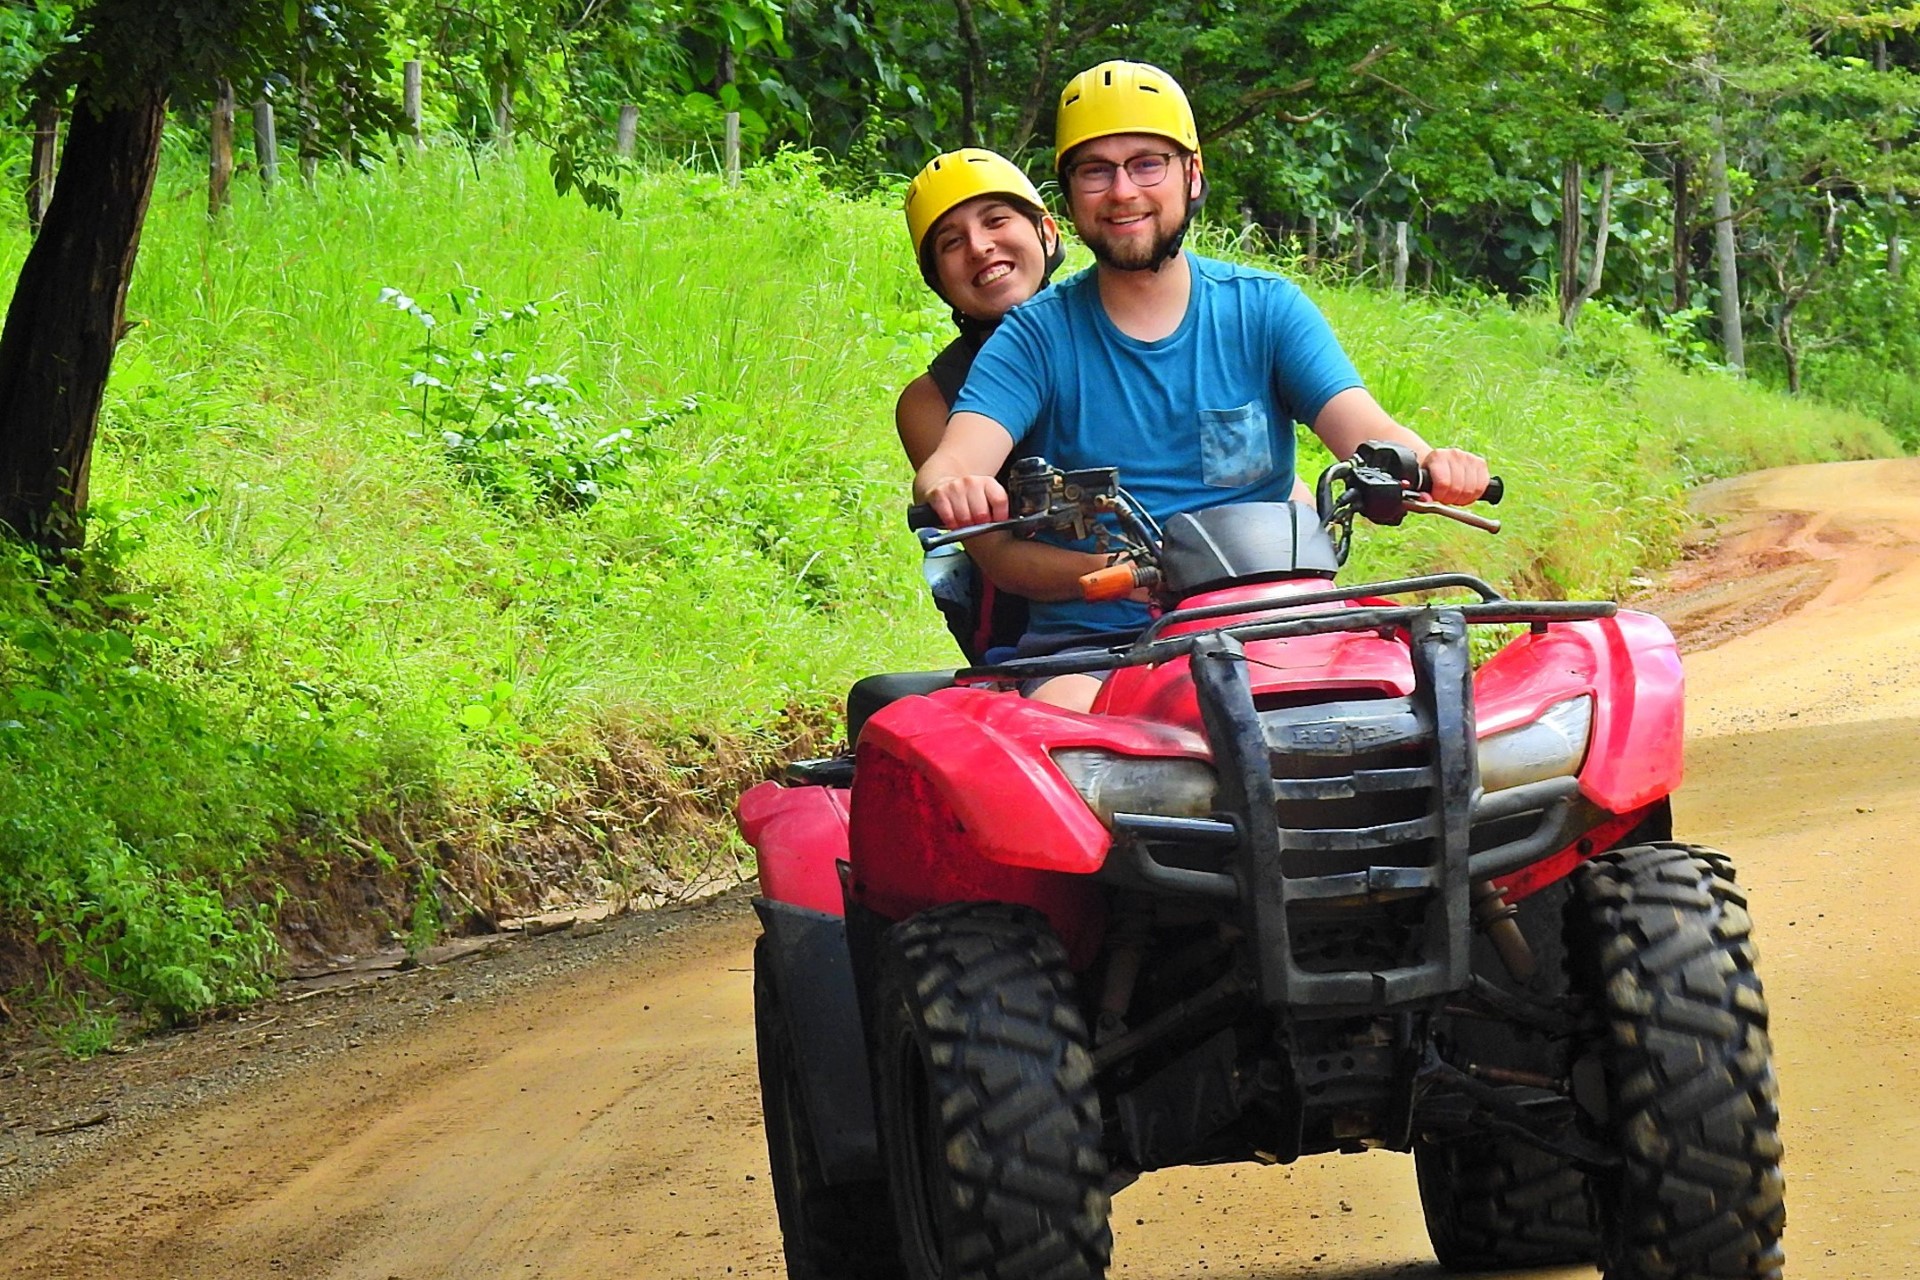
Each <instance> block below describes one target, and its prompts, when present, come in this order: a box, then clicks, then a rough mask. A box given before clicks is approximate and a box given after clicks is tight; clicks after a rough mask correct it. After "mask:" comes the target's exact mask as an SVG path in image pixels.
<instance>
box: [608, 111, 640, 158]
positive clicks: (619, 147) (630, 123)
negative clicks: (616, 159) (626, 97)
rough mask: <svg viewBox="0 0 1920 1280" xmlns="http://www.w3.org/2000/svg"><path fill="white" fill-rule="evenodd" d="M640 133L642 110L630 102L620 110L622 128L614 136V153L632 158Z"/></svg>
mask: <svg viewBox="0 0 1920 1280" xmlns="http://www.w3.org/2000/svg"><path fill="white" fill-rule="evenodd" d="M639 133H640V108H639V107H637V106H635V105H634V104H633V103H631V102H629V103H628V104H627V105H626V106H624V107H621V108H620V128H619V129H618V130H617V131H616V132H615V133H614V135H613V153H614V154H615V155H617V156H631V155H632V154H633V144H634V140H635V139H636V138H637V137H638V136H639Z"/></svg>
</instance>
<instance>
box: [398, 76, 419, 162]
mask: <svg viewBox="0 0 1920 1280" xmlns="http://www.w3.org/2000/svg"><path fill="white" fill-rule="evenodd" d="M401 71H402V78H403V89H402V92H403V95H404V101H405V103H406V111H407V132H408V133H409V134H411V135H412V136H413V149H414V150H415V151H418V150H419V149H420V60H419V59H418V58H410V59H408V60H407V64H406V66H405V67H403V68H402V69H401Z"/></svg>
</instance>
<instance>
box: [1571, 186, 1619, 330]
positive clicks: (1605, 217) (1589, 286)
mask: <svg viewBox="0 0 1920 1280" xmlns="http://www.w3.org/2000/svg"><path fill="white" fill-rule="evenodd" d="M1593 221H1594V229H1593V267H1592V269H1591V270H1589V271H1588V272H1587V282H1586V283H1585V284H1583V285H1581V286H1580V291H1579V292H1578V293H1576V294H1574V295H1573V302H1572V304H1571V305H1569V306H1568V308H1567V314H1566V316H1565V317H1564V323H1565V324H1566V326H1567V332H1569V333H1571V332H1573V322H1574V319H1575V318H1576V317H1578V316H1579V314H1580V308H1582V307H1584V306H1586V305H1587V303H1589V302H1591V301H1593V295H1594V294H1596V293H1599V292H1600V281H1601V279H1602V277H1603V276H1605V274H1606V270H1607V235H1608V233H1609V232H1610V231H1611V230H1612V229H1613V166H1612V165H1606V166H1605V167H1603V168H1602V169H1601V170H1600V208H1599V209H1598V210H1597V211H1596V212H1595V213H1594V219H1593ZM1574 266H1575V268H1576V269H1578V267H1579V263H1578V261H1576V262H1575V263H1574Z"/></svg>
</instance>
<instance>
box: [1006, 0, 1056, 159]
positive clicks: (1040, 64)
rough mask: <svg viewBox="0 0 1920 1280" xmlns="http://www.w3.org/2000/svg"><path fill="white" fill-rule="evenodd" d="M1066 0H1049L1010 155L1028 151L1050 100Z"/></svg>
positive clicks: (1008, 145) (1010, 142) (1009, 147)
mask: <svg viewBox="0 0 1920 1280" xmlns="http://www.w3.org/2000/svg"><path fill="white" fill-rule="evenodd" d="M1066 14H1067V0H1050V2H1049V4H1048V5H1047V32H1046V34H1045V35H1044V36H1042V37H1041V38H1040V50H1039V52H1038V53H1036V54H1035V55H1034V60H1033V79H1032V80H1030V81H1028V82H1027V92H1026V96H1025V98H1024V99H1023V100H1022V101H1021V104H1020V116H1019V118H1018V120H1017V121H1015V123H1014V126H1013V135H1012V136H1011V137H1010V138H1009V139H1007V151H1008V153H1009V154H1012V155H1018V154H1019V153H1020V152H1022V151H1024V150H1026V148H1027V142H1028V141H1029V140H1030V139H1031V138H1032V137H1033V129H1034V126H1035V125H1036V124H1038V123H1039V120H1040V109H1041V108H1042V107H1043V106H1046V105H1047V104H1048V102H1049V101H1051V94H1050V91H1051V90H1052V88H1053V75H1052V72H1053V50H1054V46H1055V44H1057V43H1058V41H1059V39H1060V28H1061V26H1062V24H1064V23H1065V22H1066Z"/></svg>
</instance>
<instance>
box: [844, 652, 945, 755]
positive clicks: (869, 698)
mask: <svg viewBox="0 0 1920 1280" xmlns="http://www.w3.org/2000/svg"><path fill="white" fill-rule="evenodd" d="M952 685H953V672H951V671H907V672H903V673H900V674H898V675H882V676H867V677H865V678H864V679H861V680H858V681H855V682H854V686H853V688H851V689H849V690H847V747H848V749H849V750H851V749H852V748H853V746H854V745H855V744H856V743H858V742H859V741H860V729H861V726H863V725H865V724H866V723H867V717H868V716H870V715H872V714H873V713H874V712H876V711H878V710H879V709H880V708H882V707H884V706H886V705H887V704H888V703H889V702H898V701H899V700H900V699H902V698H909V697H912V696H913V695H914V694H917V693H932V692H933V691H934V690H935V689H947V688H951V687H952Z"/></svg>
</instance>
